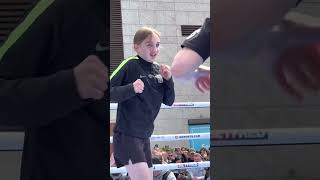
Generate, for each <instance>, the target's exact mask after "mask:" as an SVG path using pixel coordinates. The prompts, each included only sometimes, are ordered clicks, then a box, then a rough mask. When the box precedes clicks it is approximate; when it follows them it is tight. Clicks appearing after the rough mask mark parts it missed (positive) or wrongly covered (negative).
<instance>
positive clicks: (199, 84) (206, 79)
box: [195, 68, 211, 93]
mask: <svg viewBox="0 0 320 180" xmlns="http://www.w3.org/2000/svg"><path fill="white" fill-rule="evenodd" d="M197 71H198V76H197V77H196V78H195V86H196V88H197V89H198V90H199V91H200V92H202V93H205V91H210V84H211V83H210V70H209V69H203V68H198V69H197Z"/></svg>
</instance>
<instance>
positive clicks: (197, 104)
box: [110, 102, 210, 110]
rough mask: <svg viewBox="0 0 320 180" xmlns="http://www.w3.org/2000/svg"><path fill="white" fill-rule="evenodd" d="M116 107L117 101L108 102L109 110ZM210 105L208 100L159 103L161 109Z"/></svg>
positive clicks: (206, 106)
mask: <svg viewBox="0 0 320 180" xmlns="http://www.w3.org/2000/svg"><path fill="white" fill-rule="evenodd" d="M117 107H118V104H117V103H110V110H116V109H117ZM208 107H210V102H176V103H173V105H172V106H167V105H164V104H161V109H170V108H208Z"/></svg>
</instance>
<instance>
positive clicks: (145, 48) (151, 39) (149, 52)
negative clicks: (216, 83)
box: [134, 34, 160, 62]
mask: <svg viewBox="0 0 320 180" xmlns="http://www.w3.org/2000/svg"><path fill="white" fill-rule="evenodd" d="M134 50H135V51H136V52H137V53H138V55H139V56H140V57H141V58H143V59H144V60H146V61H148V62H154V61H155V59H156V57H157V56H158V54H159V52H160V38H159V36H157V35H156V34H152V35H150V36H148V37H147V38H146V39H145V40H143V41H142V43H141V44H135V45H134Z"/></svg>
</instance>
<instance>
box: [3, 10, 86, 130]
mask: <svg viewBox="0 0 320 180" xmlns="http://www.w3.org/2000/svg"><path fill="white" fill-rule="evenodd" d="M55 8H57V7H56V5H55V4H52V5H51V6H50V7H49V8H48V9H47V10H46V11H45V12H44V13H43V14H42V15H40V16H39V17H38V18H37V19H36V21H35V22H34V23H33V24H32V25H31V27H29V29H28V30H27V31H26V32H24V34H23V35H22V36H21V37H20V38H19V39H18V40H17V41H16V42H15V43H14V44H13V45H12V46H11V47H10V48H9V49H8V51H7V52H6V53H5V54H4V56H3V57H2V59H0V117H1V118H0V124H6V125H15V126H24V127H40V126H43V125H47V124H49V123H50V122H52V121H53V120H56V119H59V118H62V117H64V116H66V115H67V114H68V113H70V112H72V111H74V110H76V109H77V108H80V106H81V105H82V104H83V101H82V100H81V99H80V97H79V95H78V92H77V88H76V84H75V79H74V75H73V71H72V69H65V70H61V71H58V72H55V73H51V74H47V75H43V74H42V75H41V73H39V72H40V71H43V69H46V68H47V67H48V66H49V64H50V63H49V62H50V61H54V57H55V53H56V50H57V46H58V44H59V43H58V41H59V38H58V37H57V36H58V34H59V33H58V29H59V27H57V26H58V24H59V22H57V20H56V18H57V17H58V14H59V11H57V10H56V9H55ZM66 61H67V60H66ZM48 69H49V68H48Z"/></svg>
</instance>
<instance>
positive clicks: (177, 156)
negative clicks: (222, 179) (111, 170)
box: [110, 144, 210, 180]
mask: <svg viewBox="0 0 320 180" xmlns="http://www.w3.org/2000/svg"><path fill="white" fill-rule="evenodd" d="M209 157H210V150H209V149H207V148H204V147H203V148H201V149H200V150H198V151H196V150H195V149H193V148H187V147H176V148H171V147H169V146H164V147H159V146H158V145H157V144H156V145H155V146H154V147H153V148H152V161H153V164H170V163H188V162H202V161H210V159H209ZM112 158H113V157H111V159H110V163H111V164H110V165H111V166H115V164H114V160H113V159H112ZM112 178H113V180H129V179H130V178H129V177H128V176H127V175H126V174H125V173H123V174H112ZM153 179H154V180H210V176H209V168H203V167H199V168H190V169H187V168H186V169H176V170H161V171H160V170H158V171H157V170H154V171H153Z"/></svg>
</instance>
